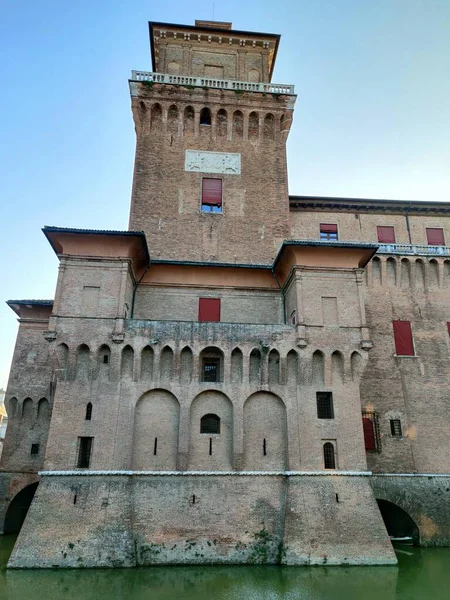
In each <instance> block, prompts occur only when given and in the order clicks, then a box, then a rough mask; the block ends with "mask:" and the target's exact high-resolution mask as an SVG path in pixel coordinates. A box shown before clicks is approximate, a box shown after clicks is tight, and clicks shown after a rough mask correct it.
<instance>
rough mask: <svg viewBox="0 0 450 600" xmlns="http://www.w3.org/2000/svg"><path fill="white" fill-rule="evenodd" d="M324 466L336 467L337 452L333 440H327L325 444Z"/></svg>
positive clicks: (327, 467)
mask: <svg viewBox="0 0 450 600" xmlns="http://www.w3.org/2000/svg"><path fill="white" fill-rule="evenodd" d="M323 466H324V467H325V469H335V468H336V453H335V450H334V445H333V444H332V443H331V442H325V444H324V445H323Z"/></svg>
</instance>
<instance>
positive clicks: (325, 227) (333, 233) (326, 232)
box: [320, 223, 338, 240]
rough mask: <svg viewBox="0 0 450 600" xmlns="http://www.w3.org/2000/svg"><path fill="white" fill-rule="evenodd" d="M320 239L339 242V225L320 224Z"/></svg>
mask: <svg viewBox="0 0 450 600" xmlns="http://www.w3.org/2000/svg"><path fill="white" fill-rule="evenodd" d="M320 239H321V240H337V239H338V228H337V225H334V224H331V223H321V224H320Z"/></svg>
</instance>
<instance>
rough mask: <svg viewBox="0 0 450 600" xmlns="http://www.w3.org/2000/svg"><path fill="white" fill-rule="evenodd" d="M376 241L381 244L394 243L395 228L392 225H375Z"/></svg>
mask: <svg viewBox="0 0 450 600" xmlns="http://www.w3.org/2000/svg"><path fill="white" fill-rule="evenodd" d="M377 235H378V241H379V242H380V243H381V244H395V229H394V228H393V227H385V226H379V227H377Z"/></svg>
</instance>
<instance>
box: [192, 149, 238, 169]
mask: <svg viewBox="0 0 450 600" xmlns="http://www.w3.org/2000/svg"><path fill="white" fill-rule="evenodd" d="M184 170H185V171H189V172H191V173H219V174H223V175H240V174H241V155H240V154H238V153H234V154H232V153H229V152H206V151H205V152H199V151H198V150H186V158H185V163H184Z"/></svg>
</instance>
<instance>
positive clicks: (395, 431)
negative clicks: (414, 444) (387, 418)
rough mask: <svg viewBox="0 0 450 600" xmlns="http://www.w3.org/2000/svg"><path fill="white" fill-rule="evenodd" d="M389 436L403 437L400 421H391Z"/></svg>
mask: <svg viewBox="0 0 450 600" xmlns="http://www.w3.org/2000/svg"><path fill="white" fill-rule="evenodd" d="M391 436H392V437H395V438H401V437H403V434H402V423H401V421H400V419H391Z"/></svg>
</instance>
